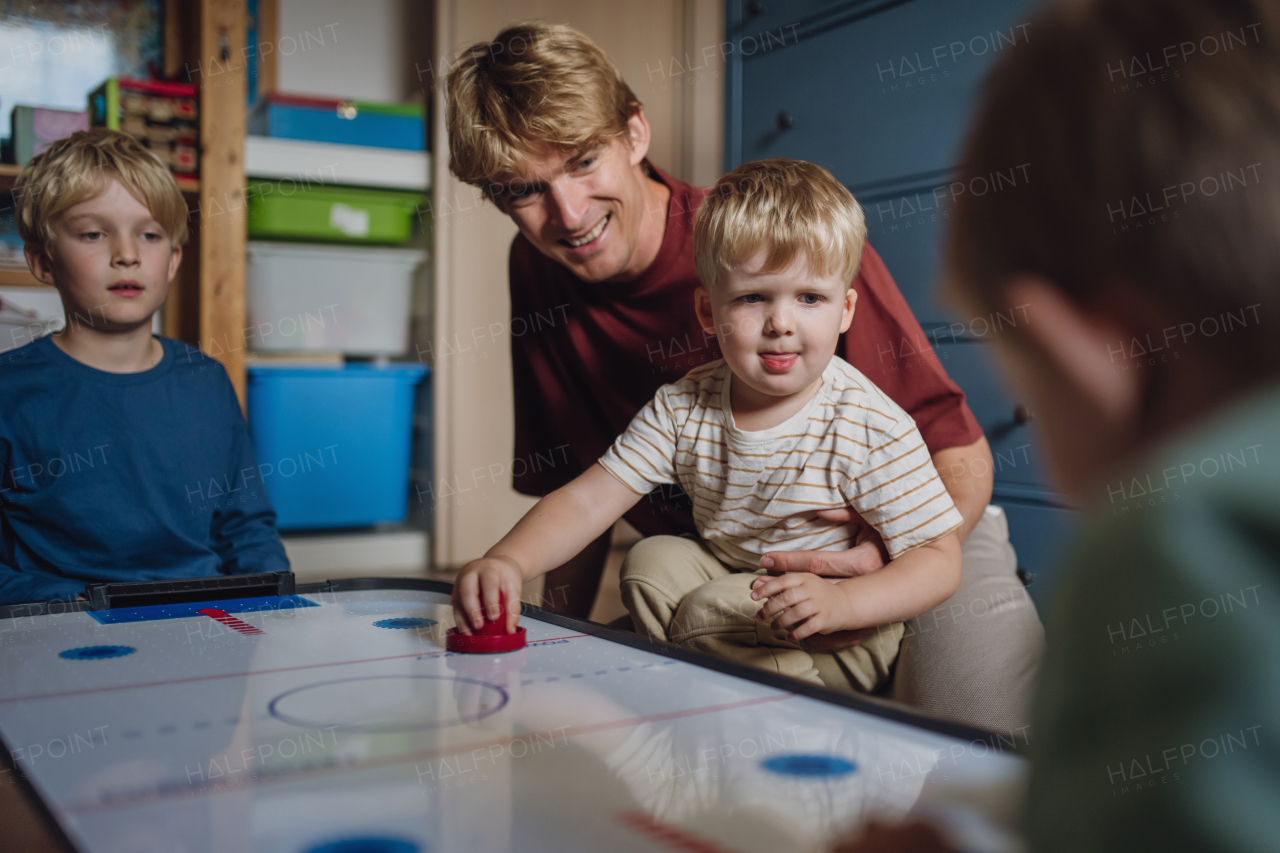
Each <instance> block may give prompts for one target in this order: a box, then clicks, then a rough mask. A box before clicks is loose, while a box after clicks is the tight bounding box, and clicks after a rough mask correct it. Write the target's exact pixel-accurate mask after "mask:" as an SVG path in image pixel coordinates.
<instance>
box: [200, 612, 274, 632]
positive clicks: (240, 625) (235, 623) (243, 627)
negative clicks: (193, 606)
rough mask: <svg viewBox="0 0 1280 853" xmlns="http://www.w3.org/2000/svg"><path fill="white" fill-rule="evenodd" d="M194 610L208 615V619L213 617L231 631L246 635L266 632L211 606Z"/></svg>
mask: <svg viewBox="0 0 1280 853" xmlns="http://www.w3.org/2000/svg"><path fill="white" fill-rule="evenodd" d="M196 612H197V613H199V614H201V615H202V616H208V617H209V618H210V619H213V620H215V621H217V622H221V623H222V624H223V625H225V626H227V627H228V628H230V629H231V630H232V631H236V632H238V633H241V634H245V635H246V636H247V635H251V634H265V633H267V632H266V631H263V630H262V629H261V628H255V627H253V626H252V625H250V624H249V623H248V622H245V621H244V620H243V619H237V618H236V617H234V616H232V615H231V614H230V613H228V612H227V611H225V610H218V609H216V608H213V607H206V608H205V609H204V610H197V611H196Z"/></svg>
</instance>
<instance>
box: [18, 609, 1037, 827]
mask: <svg viewBox="0 0 1280 853" xmlns="http://www.w3.org/2000/svg"><path fill="white" fill-rule="evenodd" d="M303 597H305V598H308V599H310V600H311V601H314V602H316V603H317V604H319V605H320V606H318V607H310V608H299V609H293V610H285V611H280V612H265V613H240V614H233V615H234V616H237V617H238V618H239V619H241V620H243V621H244V622H247V623H249V624H250V625H252V626H255V627H257V628H259V629H261V631H262V633H257V634H250V635H244V634H241V633H238V632H236V631H233V630H231V629H229V628H226V627H224V626H223V625H222V624H220V623H219V622H216V621H214V620H213V619H212V618H210V617H207V616H193V617H190V618H179V619H166V620H158V621H146V622H135V623H128V624H115V625H103V624H99V623H98V622H97V621H96V620H95V619H94V618H93V617H91V616H90V615H89V614H88V613H69V614H63V615H58V616H38V617H21V618H15V619H8V620H0V650H2V651H0V736H2V737H3V739H4V743H5V745H6V746H7V748H8V749H9V750H10V751H11V753H12V757H13V759H14V761H15V763H16V765H17V766H18V767H20V768H21V769H22V770H23V771H24V772H25V773H26V775H27V777H28V778H29V779H30V780H31V782H32V784H33V785H34V786H35V788H36V789H37V791H38V792H39V794H40V796H41V797H42V799H43V800H44V802H45V803H46V804H47V805H48V806H49V808H50V810H51V811H52V812H53V814H54V815H55V817H56V818H57V820H58V821H59V823H60V824H61V825H62V826H63V827H64V829H65V830H66V832H67V833H68V835H69V836H70V837H71V839H72V841H73V842H74V843H75V845H76V846H77V847H78V848H79V849H81V850H84V851H93V853H152V851H155V853H161V851H163V853H178V851H181V853H196V851H220V853H241V851H255V853H268V851H269V853H308V851H313V850H322V851H323V853H330V851H333V853H358V851H368V853H378V852H379V851H386V853H410V851H417V853H443V851H469V853H498V851H520V853H534V851H547V853H568V851H589V852H590V853H601V851H672V850H679V851H705V853H730V851H738V853H748V851H760V853H781V851H816V850H822V849H825V847H826V846H827V845H828V844H829V843H830V842H831V840H833V839H834V838H837V837H840V836H842V835H844V834H845V833H847V832H849V831H850V830H851V829H854V828H856V827H857V826H858V825H859V824H861V823H862V822H863V821H864V820H866V818H868V817H870V816H877V817H885V818H893V817H898V816H901V815H903V814H905V813H906V812H908V811H909V810H910V809H912V807H913V806H914V805H916V803H917V800H918V799H919V798H920V796H921V793H922V790H924V789H925V788H926V780H928V785H929V786H930V787H931V788H932V787H933V786H936V785H938V784H939V783H955V782H956V781H957V780H962V781H965V782H967V783H972V784H974V785H976V786H979V787H981V786H982V785H987V784H989V783H998V782H1001V781H1002V780H1007V779H1009V778H1012V777H1017V776H1018V775H1020V774H1021V772H1022V770H1023V766H1022V761H1021V760H1020V759H1018V758H1015V757H1012V756H1011V755H1009V754H1007V753H1002V752H998V751H995V750H992V749H991V748H990V747H988V746H987V745H986V744H985V743H981V742H978V743H974V742H970V741H967V740H958V739H955V738H952V737H948V736H943V735H940V734H937V733H934V732H931V731H927V730H925V729H921V728H917V727H914V726H909V725H906V724H902V723H898V722H893V721H890V720H887V719H884V718H881V717H877V716H874V715H871V714H866V713H862V712H859V711H854V710H850V709H848V708H843V707H840V706H837V705H833V704H828V703H826V702H822V701H819V700H816V699H811V698H807V697H804V696H798V695H795V694H791V693H788V692H785V691H782V690H778V689H775V688H772V687H767V686H765V685H761V684H756V683H754V682H751V681H748V680H745V679H741V678H736V677H733V676H729V675H724V674H721V673H718V672H715V671H712V670H708V669H705V668H702V667H699V666H696V665H694V664H689V663H683V662H677V661H673V660H671V659H669V658H666V657H662V656H660V655H655V654H651V653H648V652H645V651H641V650H638V649H633V648H630V647H627V646H625V645H622V644H618V643H613V642H609V641H607V640H603V639H599V638H596V637H591V636H586V635H582V634H578V633H577V632H575V631H573V630H568V629H565V628H561V627H559V626H556V625H552V624H549V623H546V622H540V621H538V620H535V619H532V618H528V617H525V618H523V619H522V620H521V624H522V625H524V626H525V627H526V629H527V630H528V636H529V645H528V647H527V648H525V649H524V650H523V651H521V652H516V653H514V654H508V655H497V656H474V655H456V654H447V653H445V651H444V629H445V628H446V627H447V626H448V625H450V624H452V615H451V613H450V610H449V607H448V599H447V597H446V596H445V595H443V594H440V593H433V592H420V591H409V590H382V591H363V592H342V593H322V594H308V595H304V596H303ZM414 617H416V618H425V619H430V620H435V621H436V622H437V623H438V624H436V625H434V626H431V627H422V628H411V629H403V628H400V629H395V628H381V627H377V626H375V625H374V623H375V622H377V621H380V620H384V619H395V618H414ZM102 645H114V646H125V647H130V648H133V649H134V650H135V651H134V652H132V653H130V654H127V655H125V656H122V657H114V658H105V659H89V660H76V659H65V658H63V657H60V653H61V652H64V651H67V650H71V649H76V648H84V647H94V646H102ZM806 757H816V758H806ZM789 759H790V762H789V761H788V760H789ZM824 762H825V765H829V766H827V767H826V770H827V771H828V772H825V773H823V772H822V771H823V769H824ZM797 766H798V767H799V769H800V770H805V769H808V770H810V771H814V770H816V771H818V775H813V774H812V772H811V774H810V775H797V774H796V773H795V772H779V770H782V771H786V770H792V771H794V770H795V769H796V768H797ZM356 839H368V840H369V841H368V844H366V845H365V846H364V847H360V846H358V845H356V844H355V840H356ZM373 839H381V840H382V846H378V845H377V844H375V843H374V841H373ZM341 841H345V842H347V846H346V847H342V846H340V845H339V846H331V847H328V848H325V847H324V845H326V844H330V845H332V844H334V843H335V842H341ZM393 842H399V844H400V846H395V844H394V843H393Z"/></svg>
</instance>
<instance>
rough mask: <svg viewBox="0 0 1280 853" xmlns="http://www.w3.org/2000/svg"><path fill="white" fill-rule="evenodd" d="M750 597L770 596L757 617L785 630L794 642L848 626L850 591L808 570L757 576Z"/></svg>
mask: <svg viewBox="0 0 1280 853" xmlns="http://www.w3.org/2000/svg"><path fill="white" fill-rule="evenodd" d="M751 598H752V599H754V600H755V601H760V600H761V599H767V600H766V601H765V603H764V606H763V607H761V608H760V610H759V611H758V612H757V613H756V619H757V621H760V622H769V623H770V627H772V628H773V630H775V631H786V632H787V639H788V640H790V641H791V642H793V643H798V642H800V641H801V640H803V639H805V638H806V637H810V636H812V635H814V634H822V633H831V632H833V631H844V630H847V629H848V628H849V597H848V595H847V594H846V593H845V591H844V590H843V589H841V588H840V587H839V586H837V585H836V584H835V583H833V582H831V581H829V580H827V579H826V578H820V577H818V576H817V575H814V574H809V573H808V572H793V573H791V574H786V575H782V576H781V577H762V578H758V579H756V581H755V583H753V584H752V585H751Z"/></svg>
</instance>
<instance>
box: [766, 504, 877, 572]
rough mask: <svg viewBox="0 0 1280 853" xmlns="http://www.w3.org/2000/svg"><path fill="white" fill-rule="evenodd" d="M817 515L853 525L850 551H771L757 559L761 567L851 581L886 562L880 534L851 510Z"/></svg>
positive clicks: (832, 510) (837, 510) (835, 510)
mask: <svg viewBox="0 0 1280 853" xmlns="http://www.w3.org/2000/svg"><path fill="white" fill-rule="evenodd" d="M817 516H818V518H825V519H826V520H827V521H838V522H843V523H845V524H850V525H854V528H853V530H854V533H853V536H852V540H853V544H852V546H851V547H850V548H849V550H847V551H770V552H769V553H767V554H765V555H764V556H763V557H761V558H760V568H762V569H768V570H769V571H770V572H811V573H813V574H815V575H822V576H823V577H827V578H852V577H857V576H858V575H868V574H871V573H872V572H874V571H878V570H880V569H883V568H884V567H885V566H886V565H887V564H888V563H889V552H888V551H887V550H885V547H884V542H883V541H881V539H880V534H879V533H876V531H875V528H874V527H872V526H871V525H870V524H867V523H865V522H864V521H863V520H862V517H861V516H859V515H858V513H857V512H855V511H854V510H853V509H852V508H851V507H844V508H841V509H824V510H822V511H821V512H819V513H817Z"/></svg>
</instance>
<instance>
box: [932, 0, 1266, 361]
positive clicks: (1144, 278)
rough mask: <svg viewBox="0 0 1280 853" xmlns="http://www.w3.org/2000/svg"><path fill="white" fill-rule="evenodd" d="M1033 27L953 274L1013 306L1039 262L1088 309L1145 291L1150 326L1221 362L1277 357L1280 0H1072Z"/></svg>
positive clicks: (1017, 58) (968, 154) (1005, 77)
mask: <svg viewBox="0 0 1280 853" xmlns="http://www.w3.org/2000/svg"><path fill="white" fill-rule="evenodd" d="M1030 32H1031V38H1030V40H1029V41H1028V42H1027V43H1026V44H1023V45H1019V46H1017V47H1015V48H1013V49H1011V50H1009V51H1006V52H1005V54H1004V55H1003V57H1002V59H1001V61H1000V63H999V64H998V65H997V67H996V68H995V69H994V71H993V72H992V74H991V75H990V77H989V79H988V80H987V82H986V85H985V91H984V93H983V96H982V100H981V104H980V107H979V110H978V112H977V116H976V118H975V121H974V125H973V127H972V129H971V131H970V134H969V138H968V141H967V144H966V146H965V150H964V153H963V155H962V156H961V163H963V167H962V169H961V173H960V174H959V175H958V176H957V178H956V180H957V181H961V182H963V184H964V185H966V186H967V185H975V183H974V182H976V180H977V179H978V178H985V179H986V181H985V182H984V183H983V184H982V186H988V187H990V188H991V189H990V190H989V191H988V192H986V193H984V194H983V195H981V196H979V195H975V194H973V193H967V194H964V195H961V196H960V197H959V198H958V201H957V204H956V208H955V210H954V217H953V228H952V230H951V232H950V235H949V245H948V250H947V255H948V267H949V269H948V283H949V286H950V287H952V288H954V289H955V293H956V294H957V295H959V296H960V297H961V298H962V299H963V300H967V301H969V302H970V304H971V305H973V307H975V308H978V309H981V310H983V311H984V312H985V311H1000V310H1003V309H1007V308H1009V307H1011V306H1010V303H1011V301H1012V300H1011V299H1010V297H1009V295H1008V292H1007V287H1008V285H1009V283H1010V282H1011V281H1012V280H1014V279H1015V278H1016V277H1018V276H1020V275H1029V276H1035V277H1040V278H1042V279H1044V280H1046V281H1048V282H1050V283H1051V284H1052V285H1054V286H1055V287H1057V288H1059V289H1060V290H1061V292H1062V293H1063V294H1064V295H1065V296H1066V297H1067V298H1068V299H1070V300H1071V301H1072V302H1074V303H1076V304H1077V305H1079V306H1081V307H1083V308H1086V309H1089V310H1094V311H1100V312H1104V313H1108V314H1110V309H1111V308H1115V307H1117V306H1120V305H1122V304H1124V303H1126V302H1128V303H1129V309H1128V310H1129V313H1130V315H1132V314H1134V313H1135V309H1134V307H1133V306H1134V304H1135V303H1136V304H1138V305H1140V306H1141V307H1140V308H1138V309H1136V313H1138V314H1142V313H1143V312H1148V313H1150V314H1151V316H1150V319H1149V322H1147V321H1144V324H1145V325H1147V326H1148V328H1147V329H1144V330H1142V331H1144V332H1146V333H1148V334H1150V335H1151V337H1150V342H1151V343H1153V344H1156V345H1167V344H1169V343H1170V340H1168V339H1167V336H1168V335H1172V336H1173V337H1172V341H1173V342H1177V343H1179V344H1185V345H1187V346H1190V347H1193V348H1194V352H1195V354H1196V355H1197V356H1199V355H1201V354H1204V355H1207V356H1209V357H1210V359H1211V362H1206V363H1213V364H1216V365H1218V366H1219V367H1220V368H1221V372H1222V373H1223V374H1224V375H1225V374H1226V373H1228V372H1234V373H1235V374H1236V375H1237V376H1239V377H1241V378H1244V377H1249V376H1252V377H1253V378H1255V379H1256V378H1260V377H1263V376H1266V375H1271V374H1274V373H1276V372H1280V336H1277V335H1275V334H1274V332H1273V331H1267V330H1266V329H1265V328H1259V327H1258V321H1259V319H1260V316H1261V315H1260V312H1259V309H1260V308H1269V307H1270V306H1271V305H1273V304H1274V303H1275V301H1276V296H1277V295H1280V4H1277V3H1276V2H1275V0H1218V2H1213V3H1207V2H1204V0H1059V2H1056V3H1053V4H1051V5H1050V6H1048V7H1047V8H1045V9H1043V10H1042V11H1041V12H1040V13H1039V14H1038V15H1037V17H1036V18H1035V19H1034V21H1033V23H1032V25H1031V27H1030ZM1015 169H1017V170H1021V171H1020V172H1019V174H1022V175H1025V177H1026V180H1017V181H1001V180H999V178H1000V177H1001V176H1005V175H1010V174H1012V170H1015ZM1033 322H1034V320H1033ZM1170 329H1173V331H1172V332H1170V331H1169V330H1170ZM1010 334H1012V335H1015V336H1017V335H1019V330H1018V329H1013V330H1011V332H1010ZM1147 349H1148V347H1147V346H1146V345H1145V344H1142V345H1141V350H1142V351H1143V352H1146V351H1147ZM1134 351H1136V350H1134ZM1128 352H1129V351H1128V350H1126V353H1128ZM1184 355H1185V354H1184ZM1144 361H1145V359H1144Z"/></svg>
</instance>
